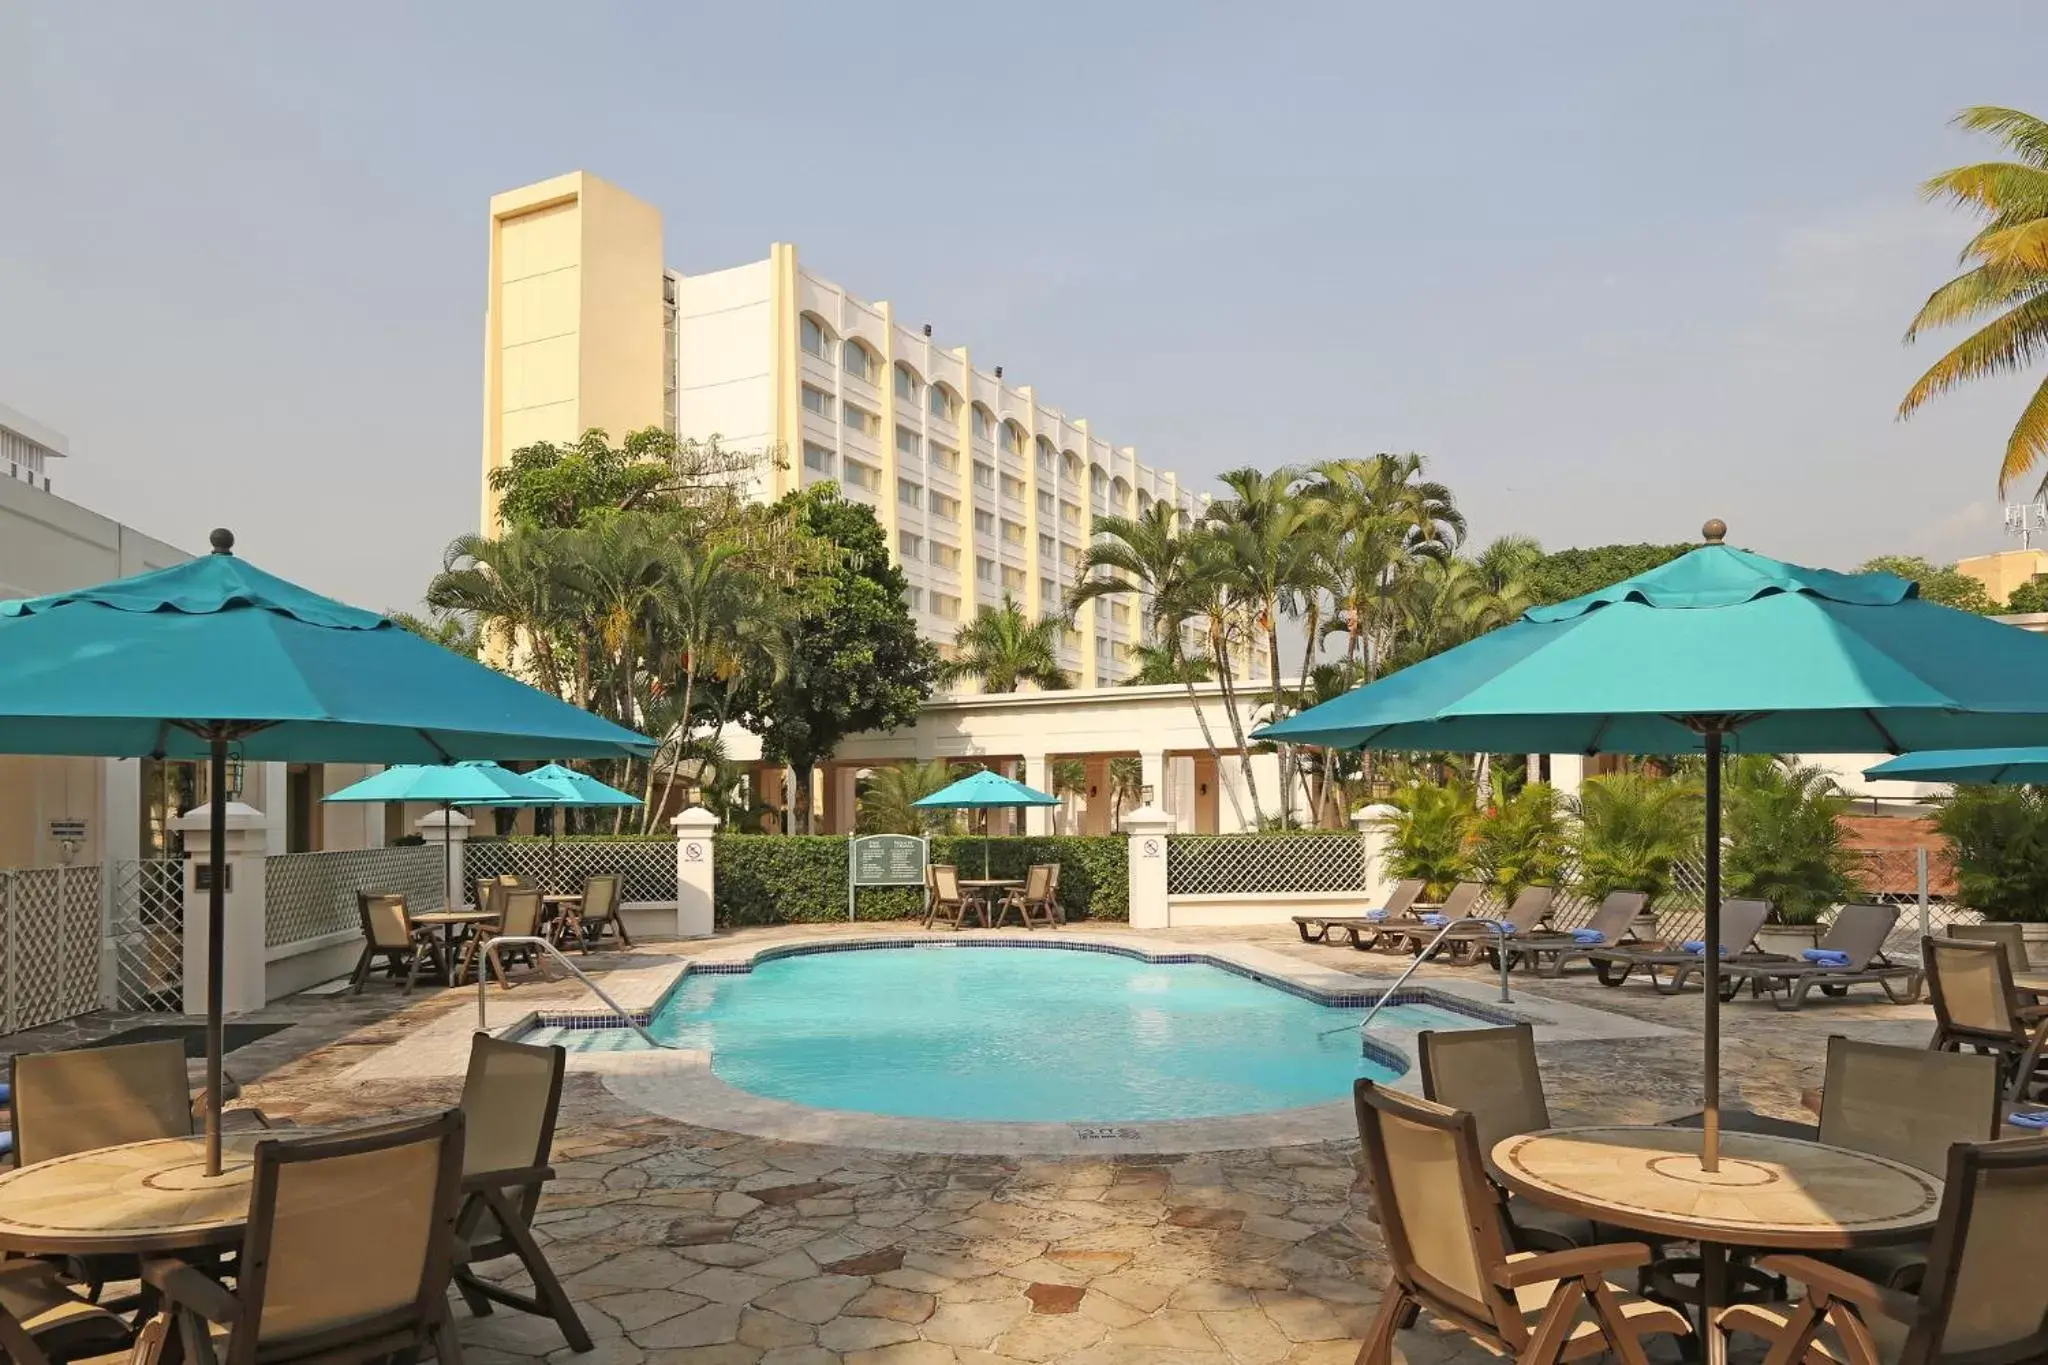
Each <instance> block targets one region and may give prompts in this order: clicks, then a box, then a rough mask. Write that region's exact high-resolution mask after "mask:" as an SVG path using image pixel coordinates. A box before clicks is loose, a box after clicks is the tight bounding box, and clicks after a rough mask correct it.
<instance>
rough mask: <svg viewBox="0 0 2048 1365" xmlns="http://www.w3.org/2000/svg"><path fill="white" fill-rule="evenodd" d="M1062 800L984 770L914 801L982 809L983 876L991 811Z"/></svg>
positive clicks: (941, 807) (932, 806) (928, 805)
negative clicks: (989, 813)
mask: <svg viewBox="0 0 2048 1365" xmlns="http://www.w3.org/2000/svg"><path fill="white" fill-rule="evenodd" d="M1059 803H1060V799H1059V798H1058V797H1057V796H1048V795H1046V794H1045V793H1044V792H1042V791H1040V790H1038V788H1036V787H1027V786H1025V785H1024V784H1023V783H1022V782H1015V781H1012V780H1011V779H1009V778H1007V777H1004V776H1003V775H1002V774H1000V773H992V772H990V771H989V770H988V769H986V768H983V769H982V770H981V771H980V772H978V773H970V774H968V775H967V776H966V777H963V778H961V779H960V780H959V781H958V782H952V783H948V784H947V785H946V786H943V787H941V788H939V789H938V790H937V791H935V792H933V793H932V794H931V795H930V796H927V797H924V798H923V799H922V800H918V801H913V802H911V804H912V805H914V806H923V807H926V808H928V809H935V810H978V811H981V812H982V817H981V875H982V876H983V877H984V878H986V877H987V876H988V820H989V817H988V812H989V811H991V810H995V809H998V808H1006V807H1014V806H1057V805H1058V804H1059Z"/></svg>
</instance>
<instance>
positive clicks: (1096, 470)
mask: <svg viewBox="0 0 2048 1365" xmlns="http://www.w3.org/2000/svg"><path fill="white" fill-rule="evenodd" d="M1088 491H1089V492H1090V493H1093V494H1094V495H1095V496H1096V497H1098V498H1099V497H1101V496H1102V495H1103V494H1104V493H1106V492H1108V491H1109V475H1107V474H1105V473H1103V472H1102V466H1101V465H1099V464H1096V465H1090V466H1088Z"/></svg>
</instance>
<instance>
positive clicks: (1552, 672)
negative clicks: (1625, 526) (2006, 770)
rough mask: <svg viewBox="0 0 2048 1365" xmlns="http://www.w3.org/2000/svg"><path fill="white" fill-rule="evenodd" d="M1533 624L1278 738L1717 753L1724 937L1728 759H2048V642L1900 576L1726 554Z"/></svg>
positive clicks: (1713, 773)
mask: <svg viewBox="0 0 2048 1365" xmlns="http://www.w3.org/2000/svg"><path fill="white" fill-rule="evenodd" d="M1726 529H1727V528H1726V527H1724V526H1723V525H1722V524H1721V523H1720V522H1719V521H1710V522H1708V523H1707V526H1706V539H1707V544H1705V545H1703V546H1701V547H1700V548H1699V549H1696V550H1693V551H1692V552H1690V553H1689V554H1685V555H1682V556H1680V557H1679V558H1677V559H1675V560H1672V561H1671V562H1670V563H1668V564H1665V565H1663V566H1661V567H1659V568H1656V569H1652V570H1650V571H1649V572H1648V573H1644V574H1639V575H1637V576H1636V577H1634V578H1630V579H1625V580H1623V581H1622V582H1620V583H1616V584H1614V585H1613V586H1611V587H1607V588H1602V589H1600V590H1599V591H1598V592H1593V593H1588V594H1586V595H1585V596H1583V597H1578V598H1574V599H1573V600H1571V601H1569V602H1561V603H1558V604H1556V605H1555V606H1544V607H1532V608H1531V609H1530V610H1528V611H1527V612H1525V613H1523V615H1522V619H1521V620H1519V621H1517V622H1515V623H1514V624H1513V625H1510V626H1505V627H1503V628H1501V629H1500V630H1496V631H1493V632H1491V633H1490V634H1487V635H1482V636H1480V637H1479V638H1478V639H1476V640H1473V641H1471V642H1470V643H1468V644H1465V645H1461V646H1459V647H1458V648H1456V649H1452V650H1448V651H1446V652H1445V653H1442V654H1439V655H1437V656H1436V657H1434V658H1431V659H1426V660H1424V661H1423V662H1421V663H1418V664H1414V665H1411V666H1410V667H1408V668H1404V669H1402V670H1401V671H1400V672H1398V673H1394V674H1392V675H1390V676H1389V677H1386V678H1383V679H1381V680H1380V681H1378V682H1375V683H1371V684H1369V685H1367V686H1365V687H1361V688H1359V689H1358V690H1356V691H1354V692H1350V693H1347V694H1346V695H1344V696H1342V697H1339V698H1337V699H1335V700H1334V701H1328V702H1325V703H1323V704H1322V705H1321V706H1315V707H1311V708H1309V709H1308V710H1306V711H1303V712H1301V713H1300V714H1298V715H1296V716H1292V717H1290V718H1288V719H1286V720H1283V721H1280V722H1278V723H1277V724H1274V725H1270V726H1267V727H1266V728H1265V729H1263V730H1261V731H1259V732H1258V737H1259V738H1263V739H1275V740H1287V741H1290V742H1293V743H1299V744H1325V745H1329V746H1332V747H1335V748H1367V749H1401V750H1444V749H1448V750H1460V751H1465V752H1470V753H1582V754H1598V753H1632V754H1687V753H1700V754H1704V755H1706V759H1707V781H1706V786H1707V791H1706V824H1707V827H1706V864H1707V866H1706V872H1707V876H1706V883H1707V884H1706V902H1707V904H1706V913H1707V927H1706V935H1705V937H1706V941H1707V942H1709V943H1713V942H1715V941H1717V939H1718V937H1719V933H1720V916H1721V800H1720V788H1721V755H1722V753H1723V751H1724V750H1737V751H1743V752H1754V753H1872V752H1878V751H1882V752H1887V753H1898V752H1900V751H1902V750H1906V749H1919V748H1956V747H1959V746H1972V745H1990V744H2048V687H2044V686H2043V685H2042V683H2041V679H2043V678H2044V677H2048V637H2043V636H2039V635H2033V634H2030V633H2028V632H2026V631H2023V630H2017V629H2015V628H2013V627H2011V626H2007V625H2002V624H2000V623H1999V622H1996V621H1992V620H1989V619H1987V618H1985V617H1981V616H1975V615H1972V614H1970V613H1968V612H1963V611H1956V610H1953V609H1951V608H1948V607H1943V606H1938V605H1936V604H1935V603H1932V602H1928V601H1926V600H1924V599H1922V598H1921V597H1920V595H1919V589H1918V587H1917V586H1916V585H1915V584H1913V583H1910V582H1908V581H1907V580H1905V579H1903V578H1899V577H1896V576H1894V575H1892V574H1883V573H1875V574H1841V573H1835V572H1832V571H1830V570H1826V569H1809V568H1804V567H1801V566H1800V565H1797V564H1786V563H1782V562H1780V561H1778V560H1775V559H1767V558H1765V557H1764V556H1762V555H1758V554H1752V553H1751V552H1749V551H1747V550H1739V549H1736V548H1735V547H1733V546H1730V545H1725V544H1723V543H1722V538H1723V536H1724V535H1725V534H1726ZM1705 967H1706V972H1705V975H1706V1021H1705V1024H1706V1027H1705V1034H1706V1038H1705V1050H1706V1067H1705V1070H1706V1085H1705V1089H1706V1123H1705V1127H1706V1132H1705V1139H1704V1140H1705V1146H1704V1149H1703V1161H1704V1164H1705V1165H1706V1167H1707V1168H1708V1169H1709V1170H1714V1169H1718V1162H1719V1155H1720V1106H1721V1090H1720V1087H1721V1080H1720V966H1719V960H1718V959H1717V958H1716V957H1715V955H1714V954H1712V953H1709V954H1708V955H1707V958H1706V962H1705Z"/></svg>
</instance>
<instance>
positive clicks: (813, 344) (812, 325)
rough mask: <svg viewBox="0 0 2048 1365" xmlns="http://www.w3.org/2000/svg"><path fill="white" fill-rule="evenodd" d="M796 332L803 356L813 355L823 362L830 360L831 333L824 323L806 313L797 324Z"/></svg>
mask: <svg viewBox="0 0 2048 1365" xmlns="http://www.w3.org/2000/svg"><path fill="white" fill-rule="evenodd" d="M797 330H798V333H799V336H800V339H801V341H802V343H803V348H804V354H805V355H814V356H816V357H817V358H818V359H820V360H825V361H829V360H831V359H832V332H831V329H830V328H828V327H826V326H825V324H824V323H822V322H820V321H818V320H817V319H816V318H814V317H812V316H811V315H810V314H809V313H806V314H804V315H803V318H802V319H801V320H800V321H799V322H798V324H797Z"/></svg>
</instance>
